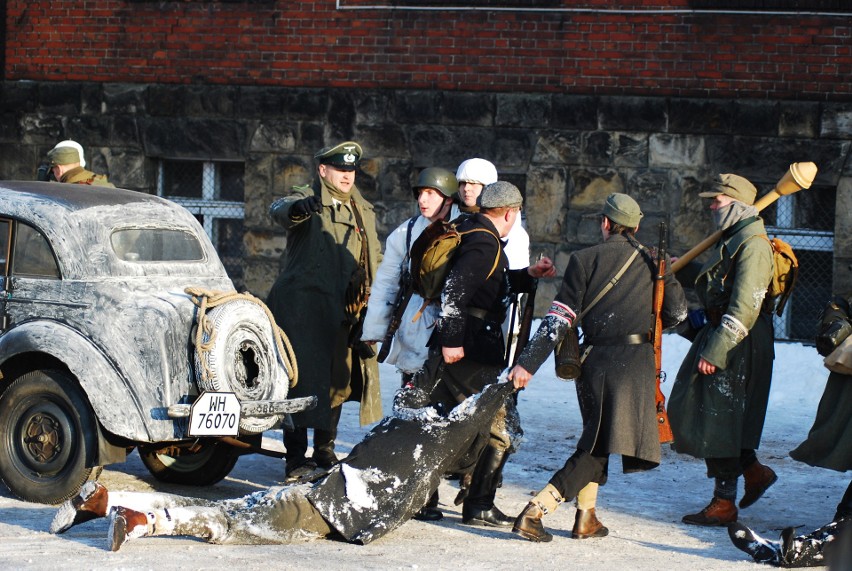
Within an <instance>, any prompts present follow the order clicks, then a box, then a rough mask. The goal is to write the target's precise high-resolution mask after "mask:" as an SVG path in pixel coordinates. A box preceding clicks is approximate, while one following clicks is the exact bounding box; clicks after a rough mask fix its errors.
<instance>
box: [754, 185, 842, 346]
mask: <svg viewBox="0 0 852 571" xmlns="http://www.w3.org/2000/svg"><path fill="white" fill-rule="evenodd" d="M834 215H835V193H834V189H833V188H830V187H819V186H816V185H815V186H813V187H811V188H810V189H808V190H803V191H800V192H797V193H795V194H790V195H787V196H782V197H781V198H779V199H778V201H777V202H775V203H774V204H773V205H771V206H769V207H768V208H767V209H766V210H764V211H763V212H761V216H762V217H763V218H764V220H765V221H766V232H767V234H769V236H770V237H775V236H777V237H778V238H781V239H782V240H784V241H785V242H787V243H788V244H790V246H792V247H793V251H794V252H795V253H796V258H797V259H798V260H799V277H798V279H797V281H796V287H795V288H794V289H793V294H792V296H791V297H790V300H789V301H788V302H787V306H786V307H785V308H784V313H783V314H782V315H781V317H777V316H775V317H774V320H775V338H776V339H782V340H790V341H813V339H814V337H815V336H816V326H817V321H818V318H819V314H820V312H821V311H822V309H823V307H824V306H825V304H826V303H827V302H828V300H829V299H831V295H832V291H831V287H832V280H833V277H834V271H833V267H834Z"/></svg>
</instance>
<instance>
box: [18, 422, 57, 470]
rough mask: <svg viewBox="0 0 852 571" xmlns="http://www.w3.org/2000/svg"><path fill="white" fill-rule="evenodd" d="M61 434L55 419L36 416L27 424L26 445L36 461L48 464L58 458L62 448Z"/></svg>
mask: <svg viewBox="0 0 852 571" xmlns="http://www.w3.org/2000/svg"><path fill="white" fill-rule="evenodd" d="M60 433H61V430H60V426H59V423H58V422H57V421H56V419H55V418H53V417H50V416H47V415H44V414H36V415H34V416H33V417H31V418H30V420H29V422H28V423H27V426H26V428H25V436H24V443H25V444H26V446H27V450H28V451H29V453H30V455H31V456H32V457H33V458H34V459H35V460H37V461H38V462H42V463H45V464H46V463H48V462H50V461H51V460H53V459H54V458H56V455H57V454H59V451H60V450H61V448H62V444H61V434H60Z"/></svg>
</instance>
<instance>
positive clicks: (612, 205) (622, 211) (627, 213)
mask: <svg viewBox="0 0 852 571" xmlns="http://www.w3.org/2000/svg"><path fill="white" fill-rule="evenodd" d="M601 214H603V215H604V216H606V217H607V218H609V219H610V220H612V221H613V222H615V223H616V224H620V225H622V226H624V227H625V228H636V227H637V226H639V221H640V220H641V219H642V216H644V215H643V214H642V210H641V209H640V208H639V203H638V202H636V201H635V200H633V199H632V198H630V197H629V196H627V195H626V194H622V193H620V192H613V193H612V194H610V195H609V196H607V197H606V202H604V207H603V212H601Z"/></svg>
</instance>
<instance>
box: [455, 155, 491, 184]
mask: <svg viewBox="0 0 852 571" xmlns="http://www.w3.org/2000/svg"><path fill="white" fill-rule="evenodd" d="M456 179H458V181H459V182H473V183H476V184H481V185H483V186H484V185H489V184H493V183H495V182H497V168H496V167H495V166H494V164H493V163H491V162H490V161H486V160H485V159H467V160H466V161H464V162H462V164H460V165H459V168H458V170H457V171H456Z"/></svg>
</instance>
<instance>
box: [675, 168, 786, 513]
mask: <svg viewBox="0 0 852 571" xmlns="http://www.w3.org/2000/svg"><path fill="white" fill-rule="evenodd" d="M756 195H757V189H756V188H755V187H754V185H753V184H751V182H749V181H748V180H747V179H745V178H743V177H741V176H738V175H735V174H722V175H719V176H718V177H717V178H716V180H715V181H714V182H713V184H712V187H711V190H709V191H706V192H702V193H700V195H699V196H701V197H703V198H711V199H712V203H711V204H710V210H711V212H712V214H713V220H714V223H715V226H716V228H717V229H718V230H723V234H722V237H721V239H720V240H719V241H718V242H717V243H716V245H715V247H714V248H713V249H712V250H711V251H710V256H709V258H708V259H707V261H706V262H705V263H704V265H703V266H702V267H701V270H700V272H699V273H698V278H697V279H696V281H695V293H696V295H697V296H698V298H699V300H700V302H701V304H702V306H703V307H704V311H705V313H706V315H707V323H706V324H705V325H704V326H703V327H702V328H701V329H700V330H699V331H698V332H697V334H696V336H695V339H694V341H693V342H692V346H691V347H690V350H689V353H688V354H687V355H686V358H685V359H684V361H683V363H682V364H681V367H680V370H679V371H678V374H677V380H676V381H675V383H674V385H673V387H672V392H671V396H670V398H669V405H668V412H669V419H670V421H671V425H672V432H673V433H674V444H673V445H672V447H673V448H674V450H676V451H677V452H681V453H684V454H689V455H691V456H694V457H696V458H703V459H704V460H705V463H706V464H707V476H708V477H709V478H714V479H715V488H714V491H713V499H712V500H711V501H710V503H709V504H708V505H707V506H706V507H705V508H704V509H702V510H701V511H700V512H698V513H694V514H689V515H686V516H684V517H683V522H684V523H687V524H692V525H710V526H716V525H726V524H728V523H731V522H734V521H736V520H737V506H736V505H735V503H734V502H735V501H736V497H737V483H738V480H739V477H740V476H741V475H743V476H744V479H745V493H744V495H743V497H742V500H741V501H740V504H739V505H740V507H741V508H745V507H748V506H750V505H751V504H753V503H754V502H756V501H757V500H758V499H759V498H760V497H761V495H763V493H764V492H765V491H766V489H767V488H768V487H769V486H771V485H772V484H773V483H774V482H775V481H776V480H777V476H776V475H775V472H774V471H773V470H772V469H771V468H769V467H768V466H764V465H763V464H761V463H760V462H759V461H758V460H757V456H756V454H755V450H756V449H757V448H758V446H759V445H760V436H761V433H762V431H763V422H764V419H765V417H766V406H767V404H768V401H769V386H770V382H771V380H772V362H773V360H774V358H775V354H774V342H773V330H772V315H771V313H772V310H773V305H774V303H773V302H772V300H769V299H767V298H766V291H767V288H768V286H769V282H770V280H771V279H772V272H773V267H774V266H773V260H772V258H773V254H772V246H771V245H770V243H769V239H768V238H767V236H766V228H765V227H764V225H763V221H762V220H761V218H760V217H759V216H758V215H757V209H756V208H755V207H754V199H755V196H756Z"/></svg>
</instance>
